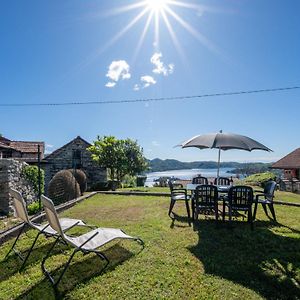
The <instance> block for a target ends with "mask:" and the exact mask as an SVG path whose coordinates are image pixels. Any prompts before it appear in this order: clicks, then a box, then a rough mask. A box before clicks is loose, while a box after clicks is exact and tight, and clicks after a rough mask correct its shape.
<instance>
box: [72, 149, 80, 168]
mask: <svg viewBox="0 0 300 300" xmlns="http://www.w3.org/2000/svg"><path fill="white" fill-rule="evenodd" d="M72 166H73V168H80V167H81V166H82V162H81V150H73V156H72Z"/></svg>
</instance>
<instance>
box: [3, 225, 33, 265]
mask: <svg viewBox="0 0 300 300" xmlns="http://www.w3.org/2000/svg"><path fill="white" fill-rule="evenodd" d="M26 226H27V223H24V224H23V226H22V227H21V229H20V231H19V233H18V235H17V237H16V239H15V241H14V243H13V244H12V246H11V248H10V249H9V251H8V252H7V254H6V255H5V257H4V259H3V261H6V260H7V259H8V256H9V254H10V252H11V251H12V250H14V251H15V252H16V250H15V246H16V244H17V241H18V239H19V237H20V236H21V234H22V233H23V231H24V229H25V227H26ZM16 253H17V252H16ZM17 254H18V253H17ZM18 256H19V257H20V258H21V259H22V256H21V255H19V254H18Z"/></svg>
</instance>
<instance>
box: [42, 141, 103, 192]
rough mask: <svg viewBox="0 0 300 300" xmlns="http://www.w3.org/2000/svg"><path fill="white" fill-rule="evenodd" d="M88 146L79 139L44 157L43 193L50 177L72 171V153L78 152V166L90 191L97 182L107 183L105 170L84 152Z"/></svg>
mask: <svg viewBox="0 0 300 300" xmlns="http://www.w3.org/2000/svg"><path fill="white" fill-rule="evenodd" d="M88 146H90V145H89V144H88V143H87V142H85V141H84V140H83V139H81V138H80V137H77V138H75V139H74V140H72V141H71V142H70V143H68V144H66V145H65V146H63V147H61V148H59V149H57V150H56V151H54V152H53V153H52V154H50V155H49V156H47V157H45V159H44V161H43V164H42V168H43V169H44V171H45V192H46V194H47V193H48V185H49V182H50V180H51V179H52V177H53V176H54V175H55V174H56V173H57V172H58V171H61V170H65V169H72V168H73V167H74V157H73V155H74V151H76V150H79V151H80V153H81V155H80V166H78V168H79V169H81V170H82V171H84V172H85V174H86V176H87V185H88V189H90V188H91V187H92V186H93V185H95V184H97V183H99V182H106V181H107V172H106V168H101V167H100V166H99V165H98V164H97V163H96V162H95V161H93V160H92V157H91V153H90V152H89V151H87V150H86V148H87V147H88Z"/></svg>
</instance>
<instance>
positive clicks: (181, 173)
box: [145, 168, 236, 186]
mask: <svg viewBox="0 0 300 300" xmlns="http://www.w3.org/2000/svg"><path fill="white" fill-rule="evenodd" d="M232 169H233V168H220V176H224V177H230V176H234V177H235V176H236V174H232V173H227V172H228V171H231V170H232ZM200 174H201V176H204V177H208V178H212V177H217V169H182V170H169V171H163V172H151V173H148V174H146V175H147V180H146V182H145V186H153V184H154V180H155V179H158V178H159V177H176V178H179V179H186V180H190V179H192V178H193V177H195V176H197V175H200Z"/></svg>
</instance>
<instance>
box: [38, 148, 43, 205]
mask: <svg viewBox="0 0 300 300" xmlns="http://www.w3.org/2000/svg"><path fill="white" fill-rule="evenodd" d="M38 184H39V194H38V197H39V210H42V203H41V195H42V190H41V149H40V145H38Z"/></svg>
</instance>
